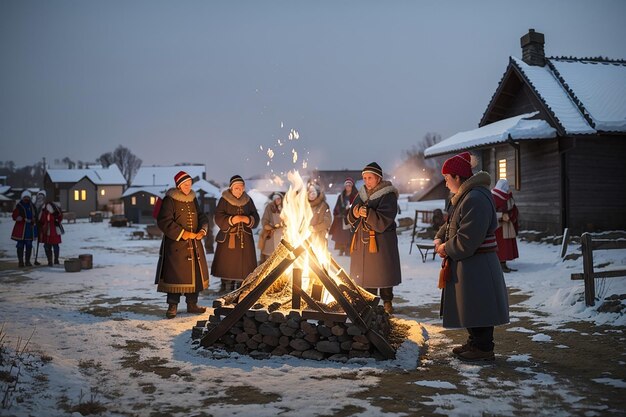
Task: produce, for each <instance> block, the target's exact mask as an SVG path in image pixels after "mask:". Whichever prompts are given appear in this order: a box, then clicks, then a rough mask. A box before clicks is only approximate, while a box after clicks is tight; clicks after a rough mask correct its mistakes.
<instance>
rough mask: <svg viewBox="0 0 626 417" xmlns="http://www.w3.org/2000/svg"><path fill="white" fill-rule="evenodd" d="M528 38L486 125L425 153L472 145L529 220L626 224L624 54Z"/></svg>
mask: <svg viewBox="0 0 626 417" xmlns="http://www.w3.org/2000/svg"><path fill="white" fill-rule="evenodd" d="M521 46H522V59H518V58H515V57H510V58H509V65H508V67H507V68H506V71H505V73H504V76H503V77H502V79H501V80H500V83H499V85H498V88H497V89H496V91H495V93H494V95H493V97H492V99H491V101H490V102H489V104H488V106H487V109H486V110H485V112H484V114H483V117H482V119H481V120H480V123H479V127H478V128H477V129H474V130H470V131H466V132H460V133H457V134H455V135H453V136H452V137H450V138H448V139H446V140H444V141H442V142H439V143H437V144H436V145H433V146H431V147H429V148H428V149H426V150H425V152H424V155H425V156H426V157H433V156H439V155H452V154H455V153H458V152H461V151H466V150H469V151H472V152H473V153H474V154H475V155H477V156H478V157H479V159H480V161H481V166H479V168H482V169H483V170H485V171H488V172H490V173H491V175H492V180H493V181H494V182H495V181H497V180H498V179H499V178H506V179H507V180H508V181H509V183H510V185H511V190H512V191H513V193H514V196H515V201H516V203H517V206H518V208H519V210H520V223H521V227H522V228H525V229H531V230H541V231H549V232H552V233H555V234H560V233H561V232H562V231H563V230H564V228H569V229H570V230H571V231H572V232H574V233H581V232H584V231H596V230H614V229H626V194H625V193H623V192H621V190H622V189H623V186H624V184H625V183H626V170H625V169H624V161H625V160H626V61H624V60H609V59H605V58H571V57H567V58H565V57H560V58H551V57H548V58H546V56H545V54H544V48H543V46H544V35H543V34H541V33H538V32H535V31H534V30H532V29H531V30H530V31H529V32H528V33H527V34H526V35H524V36H523V37H522V38H521ZM492 185H493V184H492Z"/></svg>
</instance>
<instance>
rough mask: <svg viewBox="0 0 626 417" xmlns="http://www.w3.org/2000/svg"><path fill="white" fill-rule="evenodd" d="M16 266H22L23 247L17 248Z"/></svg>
mask: <svg viewBox="0 0 626 417" xmlns="http://www.w3.org/2000/svg"><path fill="white" fill-rule="evenodd" d="M17 266H19V267H20V268H23V267H24V248H18V249H17Z"/></svg>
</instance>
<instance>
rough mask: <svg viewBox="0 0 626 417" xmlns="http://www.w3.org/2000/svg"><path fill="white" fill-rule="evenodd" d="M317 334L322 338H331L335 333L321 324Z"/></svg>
mask: <svg viewBox="0 0 626 417" xmlns="http://www.w3.org/2000/svg"><path fill="white" fill-rule="evenodd" d="M317 332H318V333H319V334H320V336H322V337H329V336H331V335H332V334H333V332H332V330H331V329H330V327H328V326H324V325H323V324H320V325H319V326H317Z"/></svg>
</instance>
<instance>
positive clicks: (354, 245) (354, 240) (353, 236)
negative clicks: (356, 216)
mask: <svg viewBox="0 0 626 417" xmlns="http://www.w3.org/2000/svg"><path fill="white" fill-rule="evenodd" d="M357 233H358V230H357V231H356V232H354V234H353V235H352V243H351V244H350V253H352V252H354V248H355V247H356V235H357Z"/></svg>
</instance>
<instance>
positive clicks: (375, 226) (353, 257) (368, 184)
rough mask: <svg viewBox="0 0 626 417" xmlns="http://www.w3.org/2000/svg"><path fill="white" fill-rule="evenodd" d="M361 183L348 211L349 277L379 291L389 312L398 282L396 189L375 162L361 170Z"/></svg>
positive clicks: (391, 311) (373, 290)
mask: <svg viewBox="0 0 626 417" xmlns="http://www.w3.org/2000/svg"><path fill="white" fill-rule="evenodd" d="M361 175H362V177H363V186H362V187H361V188H360V189H359V193H358V195H357V196H356V198H355V199H354V201H353V203H352V207H351V208H350V210H349V211H348V222H349V223H350V225H351V227H352V229H353V230H354V235H353V236H352V242H351V244H350V276H351V277H352V278H353V279H354V281H355V282H356V283H357V284H358V285H360V286H361V287H363V288H365V289H366V290H367V291H369V292H371V293H372V294H378V293H379V292H380V298H381V299H382V300H383V307H384V309H385V311H386V312H387V313H389V314H392V313H393V304H392V301H393V287H395V286H396V285H400V283H401V282H402V275H401V270H400V253H399V252H398V235H397V234H396V215H397V214H398V195H399V193H398V190H397V189H396V187H394V186H393V184H392V183H391V182H390V181H385V180H383V170H382V169H381V168H380V165H378V164H377V163H376V162H372V163H369V164H368V165H366V166H365V168H363V170H362V171H361Z"/></svg>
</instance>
